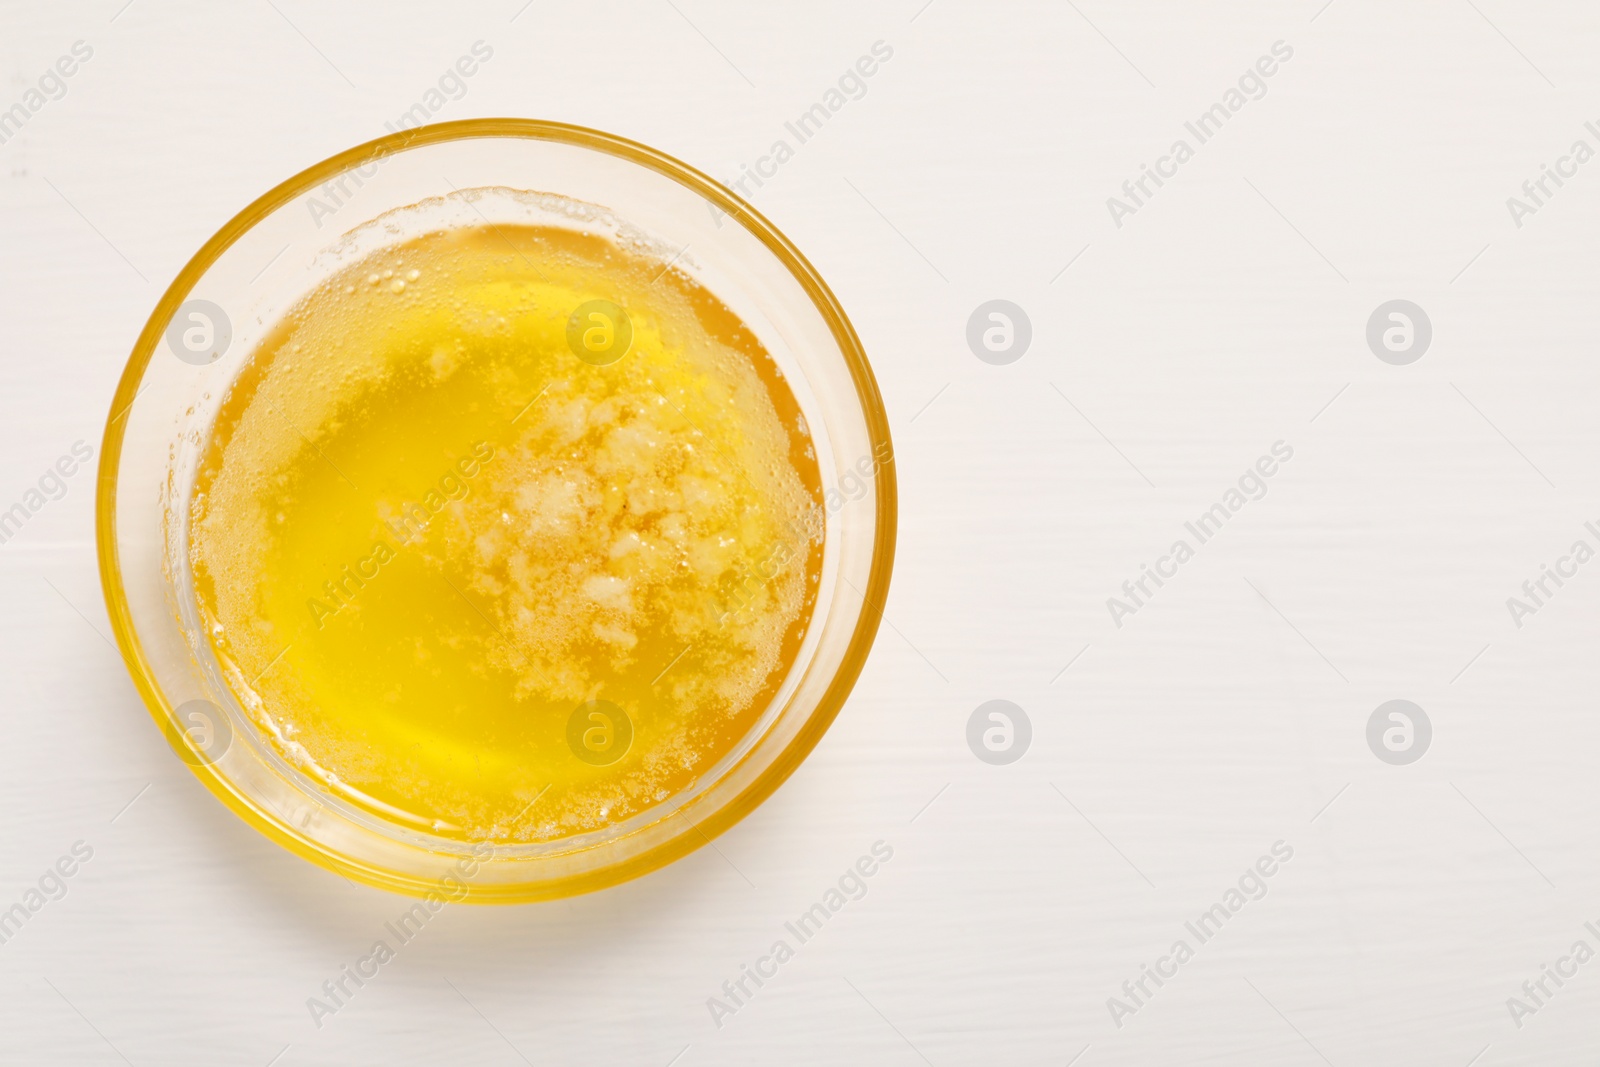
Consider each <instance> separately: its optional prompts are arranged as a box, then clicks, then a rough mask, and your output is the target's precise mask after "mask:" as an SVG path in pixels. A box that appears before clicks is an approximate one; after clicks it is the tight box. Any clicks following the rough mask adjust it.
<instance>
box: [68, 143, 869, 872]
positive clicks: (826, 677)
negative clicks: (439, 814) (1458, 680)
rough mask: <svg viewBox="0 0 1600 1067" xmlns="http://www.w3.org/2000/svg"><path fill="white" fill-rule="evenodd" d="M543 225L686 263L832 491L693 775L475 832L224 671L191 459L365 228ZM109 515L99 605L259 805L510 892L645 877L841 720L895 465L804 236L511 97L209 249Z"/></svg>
mask: <svg viewBox="0 0 1600 1067" xmlns="http://www.w3.org/2000/svg"><path fill="white" fill-rule="evenodd" d="M484 222H489V223H513V222H518V223H521V222H528V223H541V224H545V225H552V224H554V225H561V226H565V227H568V228H571V229H574V230H580V231H584V232H592V233H600V234H603V235H605V236H607V237H609V238H611V239H613V240H623V241H627V242H629V243H630V245H631V246H632V247H633V248H634V249H635V250H637V249H640V248H644V249H647V250H649V254H651V255H655V256H657V257H658V258H659V259H660V260H661V262H662V265H663V268H664V269H665V268H666V267H667V265H668V264H670V265H672V266H673V267H674V268H676V269H680V270H683V271H685V272H687V273H688V274H690V275H691V276H692V277H693V278H695V280H697V281H698V282H699V283H700V284H701V285H703V286H704V287H705V288H707V289H708V290H710V291H711V292H712V293H715V294H716V295H717V296H718V297H720V298H721V299H722V300H723V302H724V303H726V304H727V305H728V307H729V308H731V309H732V310H733V311H734V312H735V313H736V314H738V315H739V316H740V318H742V319H743V320H744V322H745V323H746V324H747V325H748V326H749V327H750V328H751V329H752V330H753V331H754V332H755V333H756V335H757V336H758V337H759V338H760V340H761V342H762V344H763V345H765V346H766V349H767V350H768V352H770V353H771V354H772V356H773V357H774V359H776V360H777V362H778V364H779V366H780V367H781V368H782V370H783V372H784V374H785V376H786V377H787V379H788V383H789V385H790V387H791V389H792V390H793V391H794V393H795V396H796V398H797V399H798V400H799V402H800V405H801V408H802V410H803V411H804V413H805V417H806V419H807V420H808V422H809V424H810V428H811V432H812V435H813V438H814V441H815V444H816V449H817V459H818V463H819V466H820V469H821V471H822V480H823V487H824V489H825V501H824V508H823V510H824V512H825V515H826V518H825V526H824V530H825V532H824V548H823V569H822V586H821V589H820V591H819V593H818V596H817V600H816V608H815V611H814V613H813V615H812V619H811V624H810V630H809V632H808V634H807V637H806V641H805V644H804V646H803V648H802V650H801V652H800V656H799V658H798V659H797V660H796V662H795V663H794V665H793V667H792V669H791V670H790V673H789V676H788V677H787V678H786V679H785V682H784V684H783V686H782V688H781V689H780V690H779V691H778V695H777V697H776V698H775V699H774V701H773V703H772V705H771V706H770V707H768V708H767V709H766V711H765V713H764V715H763V716H762V718H761V719H760V720H759V723H758V724H757V726H756V727H754V728H753V729H752V730H751V732H750V734H749V735H748V736H747V737H746V738H745V739H744V741H743V742H742V743H741V744H740V745H739V746H738V747H737V748H736V749H735V750H734V751H733V752H731V753H730V754H729V755H728V756H727V757H726V758H725V759H723V760H722V761H721V762H720V763H719V764H717V765H716V766H715V767H713V768H711V769H710V770H709V771H708V772H707V773H705V774H704V775H702V776H701V777H700V779H699V780H698V781H697V782H696V783H695V784H694V785H693V786H692V787H690V788H688V789H686V790H685V791H684V792H683V793H682V794H681V795H678V796H673V797H670V798H668V800H667V801H666V802H664V803H662V804H660V805H658V806H656V807H655V808H651V809H648V810H646V811H644V812H641V813H639V814H638V815H636V816H634V817H633V818H631V819H629V820H627V821H625V822H621V823H618V824H616V825H613V826H611V827H608V828H606V829H604V830H600V831H596V832H593V833H590V834H587V835H584V836H582V837H573V838H567V839H564V840H561V841H556V842H547V843H543V844H519V843H516V842H494V843H480V844H477V845H471V844H463V843H461V842H459V841H452V840H449V839H446V838H442V837H436V836H433V835H430V834H428V833H425V832H419V831H418V830H417V829H416V828H415V827H414V826H411V825H403V824H400V823H396V822H387V821H384V820H383V819H381V818H380V817H377V816H375V815H373V814H372V813H371V812H369V811H367V810H365V809H359V808H356V807H354V806H352V805H350V804H349V803H347V802H345V801H344V800H342V799H341V798H339V797H338V796H336V795H333V794H331V793H330V792H328V791H327V790H326V789H324V788H322V787H321V786H320V785H319V784H318V783H316V782H315V781H313V780H312V779H310V778H309V777H308V776H306V775H305V774H303V773H301V772H300V771H299V770H297V769H296V768H295V767H293V766H291V765H290V764H288V763H287V762H286V761H285V760H284V759H283V758H281V757H280V756H279V754H278V753H277V752H276V750H275V749H274V748H273V747H272V746H271V745H270V744H269V743H268V742H267V741H266V740H265V738H264V737H263V736H262V735H261V733H260V731H259V730H258V728H257V727H256V726H255V725H254V723H253V722H252V721H251V720H250V718H249V717H248V716H247V715H246V714H245V713H244V712H243V711H242V710H241V709H240V707H239V705H238V702H237V700H236V699H235V698H234V696H233V694H232V693H231V692H230V691H229V689H228V687H227V685H226V684H225V683H224V682H223V681H222V680H221V677H222V676H221V674H220V672H219V670H218V666H217V663H216V661H215V659H214V657H213V655H212V653H211V650H210V646H209V643H208V642H207V641H206V640H205V639H204V637H203V635H201V634H200V633H199V632H198V627H197V622H196V620H197V614H196V607H195V599H194V593H193V590H192V587H191V586H190V583H189V578H188V563H187V542H188V528H187V523H188V514H189V502H190V496H191V493H192V491H193V486H194V478H195V465H196V460H197V458H198V457H199V456H200V454H201V450H202V448H203V446H204V444H205V442H206V440H207V437H208V435H209V433H210V429H211V426H212V424H213V420H214V418H215V416H216V411H217V407H218V405H219V403H220V401H221V399H222V398H223V396H224V395H225V393H226V391H227V387H228V385H229V383H230V382H231V381H232V380H233V378H234V376H235V375H237V374H238V373H239V371H240V369H241V367H242V366H243V365H244V363H245V361H246V360H247V359H248V357H249V355H250V353H251V352H252V351H253V350H254V348H255V346H256V343H257V342H258V341H259V340H260V339H261V337H262V335H263V334H264V333H265V332H266V331H267V330H268V329H270V328H271V327H272V326H273V325H274V324H275V323H276V322H277V321H278V320H279V318H280V317H281V316H282V315H283V314H284V313H285V312H287V311H288V310H289V309H290V308H291V307H292V306H293V305H294V304H295V303H296V302H297V301H298V300H299V298H300V297H301V296H303V295H304V294H306V293H307V292H309V291H310V290H311V289H312V288H313V287H314V286H315V285H317V284H318V283H319V282H320V281H322V280H323V279H325V278H327V277H328V276H329V275H330V274H332V273H333V272H334V271H335V270H337V269H338V268H339V267H341V266H343V265H344V264H346V263H349V262H351V261H352V259H353V258H358V257H360V256H362V255H364V254H366V253H368V252H370V251H371V250H372V249H374V248H377V247H382V246H384V245H386V244H388V243H393V242H399V241H403V240H406V239H408V238H410V237H412V236H415V235H416V234H419V233H422V232H426V231H428V230H435V229H440V228H443V227H447V226H454V225H481V224H483V223H484ZM103 447H104V450H103V452H102V453H101V461H100V474H99V480H98V485H97V489H96V492H97V498H96V502H97V519H96V537H97V542H98V547H99V555H100V574H101V579H102V584H103V586H104V589H105V595H106V606H107V608H108V610H109V611H110V615H111V623H112V627H113V629H114V630H115V632H116V637H117V643H118V645H119V646H120V648H121V649H122V655H123V658H124V659H125V660H126V661H127V664H128V669H129V671H130V672H131V673H132V675H133V680H134V683H135V685H137V687H138V689H139V692H140V694H141V695H142V696H143V698H144V702H145V704H146V706H147V707H148V708H149V710H150V714H151V715H152V716H153V717H154V719H155V721H156V723H157V725H158V726H159V727H160V728H161V729H162V730H163V732H164V733H165V734H166V735H167V738H168V740H169V741H170V742H171V743H172V745H173V747H174V749H175V750H176V751H177V753H178V755H179V756H180V757H181V758H182V759H183V760H184V761H185V762H186V763H187V764H189V765H190V767H191V768H192V769H193V770H194V772H195V774H197V775H198V776H199V777H200V779H201V781H203V782H204V783H205V784H206V786H207V787H208V788H210V790H211V791H212V792H213V793H215V794H216V795H217V796H218V797H220V798H221V799H222V801H223V802H224V803H226V804H227V805H228V806H229V807H230V808H232V809H233V810H234V811H235V812H237V813H238V814H239V816H240V817H241V818H243V819H244V820H245V821H246V822H248V823H249V824H250V825H252V826H254V827H255V828H256V829H258V830H260V831H261V832H262V833H264V834H266V835H267V836H268V837H270V838H272V839H273V840H274V841H277V842H278V843H280V844H282V845H283V846H285V847H286V848H288V849H290V850H292V851H294V852H297V853H299V854H300V855H302V856H304V857H306V858H308V859H310V860H312V861H314V862H316V863H320V864H322V865H323V866H325V867H328V868H331V869H333V870H335V871H337V872H339V873H340V874H343V875H345V876H346V877H349V878H352V879H357V880H360V881H362V882H366V883H369V884H371V885H376V886H381V887H383V888H386V889H392V890H396V891H399V892H403V893H410V894H413V895H417V896H427V895H430V894H433V895H437V896H439V897H442V898H444V899H449V900H461V899H465V900H471V901H477V902H515V901H526V900H538V899H545V898H551V897H561V896H568V895H571V894H574V893H581V892H587V891H589V890H593V889H598V888H600V887H602V886H606V885H610V884H613V883H615V882H619V881H622V880H624V879H627V878H633V877H636V876H638V875H640V874H644V873H645V872H647V871H650V870H653V869H655V868H657V867H659V866H661V865H663V864H665V863H668V862H670V861H672V860H674V859H676V858H677V857H679V856H682V855H685V854H686V853H688V852H690V851H692V850H694V849H695V848H698V847H699V846H700V845H703V844H706V843H707V842H709V841H710V840H711V839H712V838H714V837H715V836H716V835H717V834H719V833H721V832H722V831H724V830H726V829H727V828H728V827H730V826H732V825H733V824H734V823H735V822H737V821H738V820H739V819H741V818H743V817H744V816H745V815H746V814H747V813H749V812H750V811H752V810H753V809H754V808H755V807H756V805H758V804H760V803H761V801H763V800H764V799H766V797H767V796H768V795H770V794H771V793H772V791H773V790H775V789H776V788H777V787H778V786H779V785H780V784H781V783H782V782H783V781H784V779H786V778H787V777H788V776H789V775H790V774H792V773H793V772H794V769H795V768H796V767H797V766H798V765H799V763H800V761H801V760H802V759H804V758H805V756H806V754H807V753H809V752H810V751H811V749H812V747H813V746H815V745H816V743H817V741H818V740H819V739H820V738H821V736H822V734H823V732H824V731H825V730H826V729H827V727H828V725H829V723H831V722H832V721H833V718H834V716H835V715H837V714H838V712H839V709H840V707H841V706H842V705H843V703H844V700H845V698H846V696H848V694H849V692H850V689H851V686H852V685H853V684H854V683H855V680H856V677H857V675H858V674H859V673H860V671H861V667H862V664H863V662H864V661H865V659H866V656H867V652H868V649H869V648H870V647H871V644H872V639H873V636H874V634H875V633H876V631H877V627H878V620H879V618H880V613H881V607H882V605H883V602H884V598H885V596H886V595H887V593H888V587H889V574H890V570H891V566H892V561H893V555H894V539H895V510H896V504H895V499H896V498H895V475H894V464H893V454H892V451H891V446H890V442H889V427H888V420H887V418H886V416H885V414H884V410H883V404H882V401H881V399H880V397H879V395H878V388H877V383H876V382H875V381H874V380H873V376H872V371H871V369H870V368H869V367H868V365H867V360H866V357H865V355H864V354H863V353H862V351H861V344H860V341H859V340H858V339H857V337H856V334H855V330H854V329H853V328H852V327H851V325H850V322H849V320H848V319H847V318H846V317H845V314H844V311H843V310H842V309H841V308H840V307H839V303H838V301H837V300H835V299H834V296H833V293H832V292H831V291H829V289H828V286H827V284H826V283H825V282H823V280H822V278H821V277H820V276H819V275H818V274H817V272H816V270H815V269H814V268H813V267H812V266H811V264H810V263H808V262H807V261H806V259H805V257H804V256H802V255H801V254H800V252H799V251H798V250H797V249H796V248H795V247H794V246H793V245H792V244H791V243H790V242H789V240H788V239H787V238H785V237H784V236H783V234H781V233H779V232H778V230H777V229H776V228H775V227H774V226H773V225H772V224H771V223H770V222H768V221H767V220H766V219H764V218H763V217H762V216H761V215H760V214H759V213H758V212H756V211H755V210H754V209H752V208H751V207H750V206H749V205H748V204H746V203H744V202H743V201H742V200H740V199H739V198H738V197H736V196H734V195H733V194H732V193H730V192H729V191H728V190H727V189H725V188H724V187H723V186H721V185H719V184H717V183H716V182H713V181H711V180H710V179H709V178H707V177H706V176H705V175H703V174H701V173H700V172H698V171H696V170H694V169H693V168H691V167H688V166H686V165H685V164H683V163H680V162H679V161H677V160H675V159H672V158H671V157H669V156H666V155H663V154H662V153H660V152H657V151H655V150H654V149H650V148H646V147H645V146H643V145H640V144H636V143H634V142H632V141H627V140H624V139H622V138H620V137H614V136H611V135H609V134H605V133H600V132H597V131H595V130H588V129H583V128H581V127H577V126H566V125H561V124H558V123H549V122H535V121H528V120H521V119H479V120H471V121H466V122H450V123H443V124H440V125H436V126H428V127H424V128H422V129H417V130H408V131H402V132H400V133H397V134H394V135H391V136H388V137H384V138H380V139H379V140H376V141H373V142H370V143H368V144H365V145H362V146H360V147H357V148H353V149H351V150H349V151H347V152H343V153H341V154H339V155H337V156H334V157H333V158H332V159H329V160H326V161H324V162H322V163H319V164H317V165H316V166H314V167H311V168H309V169H308V170H305V171H303V172H301V173H300V174H297V175H295V176H294V177H293V178H290V179H289V180H288V181H286V182H284V183H283V184H282V185H279V186H278V187H277V188H276V189H273V190H272V191H271V192H269V193H267V194H266V195H265V196H263V197H261V198H260V199H259V200H257V201H256V202H255V203H253V204H251V205H250V206H249V207H247V208H245V209H244V210H243V211H241V212H240V213H239V214H238V215H237V216H236V217H235V218H233V219H232V220H230V221H229V222H228V223H227V225H225V226H223V227H222V229H221V230H220V231H219V232H218V233H217V234H216V235H215V236H214V237H212V238H211V239H210V240H209V241H207V242H206V244H205V246H204V247H202V248H201V249H200V251H199V252H198V253H196V255H195V256H194V258H193V259H192V260H190V261H189V263H188V265H187V266H185V267H184V268H183V270H182V271H181V272H180V273H179V274H178V277H177V279H176V280H175V281H174V282H173V283H172V285H171V286H170V287H169V288H168V289H167V291H166V293H165V294H164V295H163V296H162V298H161V301H160V303H159V304H158V305H157V306H156V308H155V311H154V312H153V313H152V314H151V316H150V320H149V322H148V323H146V325H145V328H144V331H143V332H142V333H141V334H140V335H139V340H138V343H137V344H136V345H135V346H134V349H133V354H132V355H131V356H130V358H129V360H128V366H127V369H126V370H125V371H124V372H123V375H122V381H121V383H120V385H119V386H118V388H117V394H116V397H115V399H114V400H113V402H112V408H111V413H110V417H109V419H108V421H107V424H106V432H105V441H104V446H103Z"/></svg>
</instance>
